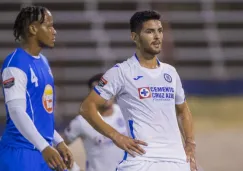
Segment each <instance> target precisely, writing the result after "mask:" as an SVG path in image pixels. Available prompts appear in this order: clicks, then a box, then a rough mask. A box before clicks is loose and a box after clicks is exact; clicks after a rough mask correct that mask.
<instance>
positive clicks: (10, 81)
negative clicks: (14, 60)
mask: <svg viewBox="0 0 243 171" xmlns="http://www.w3.org/2000/svg"><path fill="white" fill-rule="evenodd" d="M14 80H15V79H14V77H12V78H9V79H7V80H5V81H3V88H10V87H12V86H13V85H14Z"/></svg>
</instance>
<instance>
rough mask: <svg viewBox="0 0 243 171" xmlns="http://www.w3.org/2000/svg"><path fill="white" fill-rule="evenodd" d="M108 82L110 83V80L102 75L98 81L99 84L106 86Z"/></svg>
mask: <svg viewBox="0 0 243 171" xmlns="http://www.w3.org/2000/svg"><path fill="white" fill-rule="evenodd" d="M107 83H108V81H106V79H104V77H101V79H100V81H99V83H98V86H100V87H104V86H105V85H106V84H107Z"/></svg>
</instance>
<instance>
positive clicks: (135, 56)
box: [133, 53, 160, 67]
mask: <svg viewBox="0 0 243 171" xmlns="http://www.w3.org/2000/svg"><path fill="white" fill-rule="evenodd" d="M133 58H135V59H136V61H137V62H138V63H139V59H138V56H137V54H136V53H135V54H134V55H133ZM156 60H157V64H158V66H159V67H160V61H159V59H158V58H156Z"/></svg>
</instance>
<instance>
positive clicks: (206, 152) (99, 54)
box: [0, 0, 243, 171]
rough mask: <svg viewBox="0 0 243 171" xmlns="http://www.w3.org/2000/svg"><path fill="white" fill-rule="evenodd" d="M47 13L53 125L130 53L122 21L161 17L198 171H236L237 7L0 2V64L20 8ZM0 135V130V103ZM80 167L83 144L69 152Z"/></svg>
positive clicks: (185, 2) (242, 30) (239, 122)
mask: <svg viewBox="0 0 243 171" xmlns="http://www.w3.org/2000/svg"><path fill="white" fill-rule="evenodd" d="M31 4H33V5H41V6H45V7H47V8H48V9H49V10H50V11H51V12H52V15H53V16H54V26H55V28H56V30H57V38H56V47H55V49H47V50H44V51H43V54H44V55H46V56H47V57H48V59H49V60H50V64H51V67H52V70H53V74H54V77H55V81H56V88H57V100H58V101H57V109H56V120H57V121H56V126H57V129H58V130H59V131H60V132H61V131H62V130H63V129H64V127H65V126H66V125H67V123H68V122H69V120H70V119H72V118H73V117H74V116H75V115H77V114H78V109H79V105H80V103H81V101H82V99H83V98H84V97H85V96H86V95H87V93H88V87H87V85H86V83H87V80H88V79H89V78H90V77H91V76H93V75H94V74H97V73H100V72H104V71H106V70H107V69H109V68H110V67H112V66H113V65H114V64H115V63H117V62H120V61H123V60H125V59H127V58H128V57H130V56H132V55H133V53H134V45H133V43H132V42H131V41H130V31H129V19H130V17H131V16H132V14H133V13H134V12H135V11H137V10H144V9H153V10H157V11H158V12H160V13H161V14H162V16H163V17H162V20H163V26H164V42H163V53H161V55H160V56H159V58H160V60H161V61H163V62H166V63H169V64H172V65H174V66H175V67H176V69H177V70H178V72H179V74H180V76H181V78H182V81H183V85H184V89H185V92H186V94H187V100H188V103H189V106H190V108H191V111H192V113H193V117H194V123H195V131H196V139H197V155H198V161H199V163H200V165H201V166H202V167H203V168H204V170H205V171H229V170H230V171H242V170H243V163H242V155H243V106H242V105H243V46H242V45H243V0H68V1H67V0H0V63H1V64H2V61H3V60H4V58H5V56H6V55H8V54H9V53H10V52H12V51H13V50H14V48H15V47H16V43H15V42H14V37H13V34H12V27H13V23H14V20H15V17H16V15H17V13H18V12H19V10H20V8H21V7H23V6H26V5H31ZM0 117H1V119H0V123H1V124H0V128H1V129H0V131H1V132H2V131H3V129H4V124H5V108H4V100H3V96H2V94H1V96H0ZM72 147H73V151H74V153H75V156H76V157H77V159H78V163H79V164H80V165H81V166H82V167H84V157H83V154H82V155H81V156H80V153H79V151H80V152H83V149H82V142H81V141H80V140H78V141H77V142H76V143H74V144H73V145H72Z"/></svg>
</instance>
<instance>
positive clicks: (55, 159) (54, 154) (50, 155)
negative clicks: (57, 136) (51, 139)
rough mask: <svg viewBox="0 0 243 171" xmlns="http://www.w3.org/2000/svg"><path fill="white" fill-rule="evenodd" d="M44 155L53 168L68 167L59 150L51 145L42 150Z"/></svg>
mask: <svg viewBox="0 0 243 171" xmlns="http://www.w3.org/2000/svg"><path fill="white" fill-rule="evenodd" d="M42 156H43V158H44V160H45V161H46V163H47V164H48V166H49V167H50V168H51V169H59V168H60V169H62V170H64V169H66V168H67V167H66V165H65V163H64V162H63V160H62V157H61V156H60V154H59V153H58V151H57V150H56V149H55V148H53V147H51V146H48V147H46V148H45V149H44V150H43V151H42Z"/></svg>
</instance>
